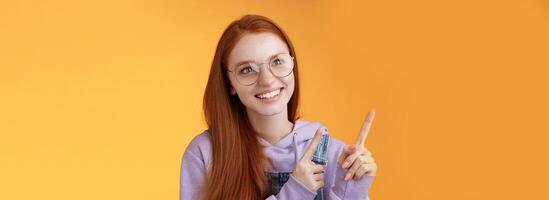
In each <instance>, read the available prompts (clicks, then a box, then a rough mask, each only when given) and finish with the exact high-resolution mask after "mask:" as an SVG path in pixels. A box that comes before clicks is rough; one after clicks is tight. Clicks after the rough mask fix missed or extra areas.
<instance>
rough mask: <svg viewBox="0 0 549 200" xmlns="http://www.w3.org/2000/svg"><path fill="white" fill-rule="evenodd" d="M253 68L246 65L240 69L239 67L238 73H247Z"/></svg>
mask: <svg viewBox="0 0 549 200" xmlns="http://www.w3.org/2000/svg"><path fill="white" fill-rule="evenodd" d="M253 71H254V70H253V69H252V67H250V66H246V67H243V68H242V69H240V71H239V73H240V74H247V73H250V72H253Z"/></svg>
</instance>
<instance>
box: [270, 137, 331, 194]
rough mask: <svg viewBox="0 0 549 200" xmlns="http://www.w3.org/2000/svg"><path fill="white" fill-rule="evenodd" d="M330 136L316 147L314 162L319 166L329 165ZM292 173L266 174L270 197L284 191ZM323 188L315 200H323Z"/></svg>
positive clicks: (324, 138) (321, 139)
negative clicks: (281, 190)
mask: <svg viewBox="0 0 549 200" xmlns="http://www.w3.org/2000/svg"><path fill="white" fill-rule="evenodd" d="M329 139H330V136H328V135H322V137H321V138H320V142H319V143H318V146H317V147H316V150H315V152H314V154H313V159H312V161H313V162H314V163H316V164H319V165H326V163H328V140H329ZM291 174H292V172H265V177H266V179H267V189H268V191H267V192H268V194H269V195H276V194H278V192H280V189H282V186H283V185H284V183H286V181H288V179H290V175H291ZM322 192H323V191H322V188H320V189H319V190H318V192H317V195H316V196H315V198H314V200H322V199H323V198H324V197H323V193H322Z"/></svg>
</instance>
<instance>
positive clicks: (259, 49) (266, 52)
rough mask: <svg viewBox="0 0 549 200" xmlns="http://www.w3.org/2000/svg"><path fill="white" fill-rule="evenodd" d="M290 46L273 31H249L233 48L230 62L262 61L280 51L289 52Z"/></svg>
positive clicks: (230, 63)
mask: <svg viewBox="0 0 549 200" xmlns="http://www.w3.org/2000/svg"><path fill="white" fill-rule="evenodd" d="M288 52H289V51H288V47H287V45H286V43H285V42H284V41H282V40H281V39H280V37H279V36H277V35H275V34H273V33H249V34H246V35H244V36H243V37H242V38H241V39H240V40H239V41H238V42H237V43H236V44H235V46H234V48H233V49H232V51H231V53H230V55H229V58H228V62H229V63H228V64H229V65H233V64H234V63H237V62H240V61H244V60H255V61H262V60H266V59H269V58H270V57H271V56H273V55H275V54H279V53H288Z"/></svg>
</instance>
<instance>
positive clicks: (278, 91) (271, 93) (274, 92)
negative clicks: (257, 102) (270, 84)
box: [257, 89, 280, 99]
mask: <svg viewBox="0 0 549 200" xmlns="http://www.w3.org/2000/svg"><path fill="white" fill-rule="evenodd" d="M279 93H280V89H278V90H275V91H272V92H269V93H265V94H259V95H257V97H259V98H261V99H269V98H273V97H275V96H277V95H278V94H279Z"/></svg>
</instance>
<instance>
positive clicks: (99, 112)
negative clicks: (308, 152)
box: [0, 0, 549, 200]
mask: <svg viewBox="0 0 549 200" xmlns="http://www.w3.org/2000/svg"><path fill="white" fill-rule="evenodd" d="M246 13H256V14H262V15H266V16H268V17H271V18H273V19H274V20H275V21H277V22H278V23H279V24H280V25H281V26H282V27H283V28H284V29H285V30H286V31H287V32H288V34H289V35H290V37H291V38H292V39H293V41H294V44H295V46H296V49H297V56H298V57H299V61H300V67H301V68H300V71H301V78H302V86H303V89H302V93H303V96H302V97H303V98H302V104H301V115H302V116H303V119H305V120H314V121H320V122H322V123H324V124H325V125H327V126H328V127H329V129H330V130H331V134H332V135H334V136H335V137H337V138H340V139H341V140H343V141H345V142H347V143H349V142H352V141H353V140H354V139H355V137H356V134H357V133H358V131H359V128H360V125H361V122H362V120H363V119H364V116H365V114H366V112H367V110H368V109H370V108H372V107H375V108H376V109H377V116H376V119H375V120H374V124H373V126H372V129H371V132H370V135H369V138H368V140H367V142H366V146H367V147H368V148H369V149H370V150H371V151H372V152H373V155H374V157H375V158H376V161H377V163H378V165H379V172H378V177H377V178H376V180H375V182H374V185H373V188H372V191H371V197H372V199H379V200H381V199H406V200H413V199H418V200H419V199H421V200H427V199H432V200H446V199H447V200H456V199H549V194H548V193H547V183H546V180H547V179H548V178H549V175H548V173H547V169H549V166H548V162H547V161H546V160H547V153H548V152H549V151H548V150H549V149H548V147H547V146H548V138H549V137H548V136H547V135H548V134H549V128H548V126H547V125H548V124H549V123H548V119H549V118H548V117H547V114H548V111H549V106H548V102H549V98H548V90H549V89H548V88H549V87H548V86H549V81H548V80H547V79H548V78H549V73H548V69H547V68H548V67H549V2H548V1H546V0H537V1H535V0H524V1H518V0H516V1H506V0H498V1H496V0H494V1H485V0H483V1H480V0H460V1H435V0H432V1H426V0H417V1H405V0H390V1H312V0H311V1H269V2H267V1H232V2H231V1H183V0H157V1H107V0H103V1H23V0H22V1H2V2H1V3H0V199H56V200H64V199H67V200H68V199H132V200H135V199H177V198H178V192H179V168H180V164H181V163H180V161H181V156H182V154H183V151H184V150H185V147H186V145H187V144H188V143H189V142H190V139H192V138H193V137H194V136H195V135H196V134H198V133H200V132H201V131H203V130H204V129H205V124H204V122H203V117H202V113H201V105H202V104H201V100H202V93H203V90H204V87H205V83H206V79H207V75H208V72H209V64H210V62H211V60H212V56H213V53H214V48H215V45H216V42H217V40H218V38H219V37H220V35H221V33H222V31H223V29H224V28H225V27H226V26H227V25H228V23H230V22H231V21H232V20H234V19H236V18H238V17H239V16H241V15H243V14H246Z"/></svg>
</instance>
